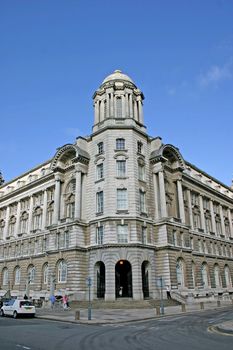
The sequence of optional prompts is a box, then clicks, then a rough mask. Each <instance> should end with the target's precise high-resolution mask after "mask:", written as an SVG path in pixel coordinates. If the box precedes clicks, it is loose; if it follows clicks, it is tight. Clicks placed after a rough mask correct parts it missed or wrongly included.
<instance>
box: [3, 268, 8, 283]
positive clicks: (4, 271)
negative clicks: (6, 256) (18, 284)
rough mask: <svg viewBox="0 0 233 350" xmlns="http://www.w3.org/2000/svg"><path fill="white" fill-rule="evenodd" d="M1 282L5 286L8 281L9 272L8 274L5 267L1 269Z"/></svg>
mask: <svg viewBox="0 0 233 350" xmlns="http://www.w3.org/2000/svg"><path fill="white" fill-rule="evenodd" d="M2 276H3V278H2V284H3V285H4V286H7V285H8V281H9V274H8V269H7V268H6V267H5V268H4V269H3V271H2Z"/></svg>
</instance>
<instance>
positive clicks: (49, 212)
mask: <svg viewBox="0 0 233 350" xmlns="http://www.w3.org/2000/svg"><path fill="white" fill-rule="evenodd" d="M53 212H54V201H51V202H50V203H49V204H48V207H47V226H51V225H52V223H53Z"/></svg>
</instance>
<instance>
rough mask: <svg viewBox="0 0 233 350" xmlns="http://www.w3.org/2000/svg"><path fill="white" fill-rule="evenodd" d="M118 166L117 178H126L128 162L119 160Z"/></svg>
mask: <svg viewBox="0 0 233 350" xmlns="http://www.w3.org/2000/svg"><path fill="white" fill-rule="evenodd" d="M116 166H117V176H118V177H125V175H126V160H117V161H116Z"/></svg>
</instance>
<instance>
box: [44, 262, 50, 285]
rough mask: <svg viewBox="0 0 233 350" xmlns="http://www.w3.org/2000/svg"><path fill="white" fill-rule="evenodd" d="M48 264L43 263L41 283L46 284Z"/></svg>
mask: <svg viewBox="0 0 233 350" xmlns="http://www.w3.org/2000/svg"><path fill="white" fill-rule="evenodd" d="M48 271H49V270H48V264H44V267H43V283H44V284H48Z"/></svg>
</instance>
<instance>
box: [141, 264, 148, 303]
mask: <svg viewBox="0 0 233 350" xmlns="http://www.w3.org/2000/svg"><path fill="white" fill-rule="evenodd" d="M142 292H143V298H144V299H145V298H149V296H150V291H149V262H148V261H143V263H142Z"/></svg>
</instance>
